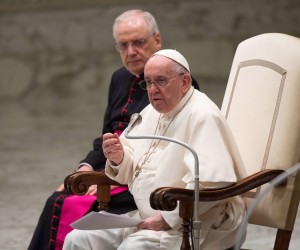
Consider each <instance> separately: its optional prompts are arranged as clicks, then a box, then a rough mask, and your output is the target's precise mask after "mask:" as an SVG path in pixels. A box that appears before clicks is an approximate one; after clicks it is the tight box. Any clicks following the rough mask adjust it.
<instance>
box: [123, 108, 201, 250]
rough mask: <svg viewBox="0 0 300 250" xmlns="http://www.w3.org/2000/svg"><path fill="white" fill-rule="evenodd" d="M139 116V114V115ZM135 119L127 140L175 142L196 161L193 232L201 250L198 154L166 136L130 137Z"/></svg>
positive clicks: (128, 128) (129, 126) (195, 246)
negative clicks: (186, 150)
mask: <svg viewBox="0 0 300 250" xmlns="http://www.w3.org/2000/svg"><path fill="white" fill-rule="evenodd" d="M138 115H139V114H138ZM139 117H140V116H138V117H135V120H134V121H133V122H132V123H131V124H129V125H128V127H127V129H125V131H124V136H125V138H127V139H157V140H164V141H170V142H174V143H176V144H179V145H181V146H183V147H185V148H186V149H188V150H189V151H190V152H191V153H192V154H193V156H194V159H195V188H194V192H195V194H194V213H193V214H194V219H193V231H194V238H193V239H192V240H193V242H194V249H195V250H200V244H199V243H200V230H201V221H200V220H199V202H200V200H199V159H198V155H197V153H196V151H195V150H194V149H193V148H191V147H190V146H189V145H187V144H186V143H184V142H181V141H178V140H175V139H172V138H169V137H166V136H159V135H155V136H154V135H153V136H152V135H145V136H144V135H143V136H130V135H128V134H129V132H130V131H131V129H132V126H133V124H134V123H135V121H136V120H137V119H138V118H139Z"/></svg>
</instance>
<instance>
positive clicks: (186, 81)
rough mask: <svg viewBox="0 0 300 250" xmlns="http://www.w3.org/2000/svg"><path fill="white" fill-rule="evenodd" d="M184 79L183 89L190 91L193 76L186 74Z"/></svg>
mask: <svg viewBox="0 0 300 250" xmlns="http://www.w3.org/2000/svg"><path fill="white" fill-rule="evenodd" d="M182 79H183V85H182V86H183V88H184V89H186V90H188V89H189V87H190V86H191V84H192V77H191V75H190V74H184V75H183V78H182Z"/></svg>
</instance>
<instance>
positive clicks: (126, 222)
mask: <svg viewBox="0 0 300 250" xmlns="http://www.w3.org/2000/svg"><path fill="white" fill-rule="evenodd" d="M141 222H142V220H140V219H134V218H131V217H129V216H127V215H118V214H111V213H107V212H105V211H100V212H91V213H88V214H87V215H85V216H83V217H82V218H80V219H78V220H76V221H74V222H73V223H72V224H71V226H72V227H73V228H75V229H80V230H98V229H108V228H123V227H135V226H136V225H137V224H139V223H141Z"/></svg>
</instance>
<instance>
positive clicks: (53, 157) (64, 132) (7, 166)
mask: <svg viewBox="0 0 300 250" xmlns="http://www.w3.org/2000/svg"><path fill="white" fill-rule="evenodd" d="M91 100H96V97H95V96H94V95H93V94H91V96H88V97H87V98H86V99H84V100H80V101H79V100H76V101H74V100H70V101H69V102H67V101H65V102H64V103H60V105H59V108H55V107H54V106H55V105H53V106H50V107H49V106H47V107H46V106H45V105H48V104H42V103H36V104H35V105H33V104H32V103H28V102H26V101H23V100H21V101H19V102H12V101H1V102H0V121H1V122H0V141H1V144H0V154H1V157H0V164H1V175H0V180H1V181H0V187H1V193H2V195H1V199H0V225H1V227H0V249H1V250H22V249H27V246H28V243H29V241H30V239H31V236H32V232H33V230H34V228H35V225H36V223H37V220H38V217H39V214H40V212H41V210H42V207H43V205H44V202H45V200H46V198H47V197H48V196H49V195H50V194H51V192H52V191H53V190H54V189H55V188H56V187H57V186H58V185H59V184H61V183H62V181H63V178H64V176H66V175H67V174H68V173H70V172H71V171H72V170H73V169H74V168H75V166H76V164H77V163H78V162H79V161H80V160H81V159H82V157H84V156H85V154H86V153H87V152H88V150H89V149H90V146H91V142H92V140H93V138H94V137H95V136H96V135H97V133H98V131H99V128H100V127H101V117H100V115H99V108H98V109H97V108H96V107H97V105H96V104H97V102H96V101H91ZM91 106H94V108H91ZM74 107H77V108H74ZM98 107H99V106H98ZM45 110H47V111H45ZM79 117H80V119H79ZM274 237H275V232H274V230H268V229H266V228H258V227H255V226H250V227H249V229H248V235H247V239H246V242H245V244H244V245H243V247H244V248H252V249H263V250H268V249H271V244H272V243H273V241H274ZM290 249H291V250H298V249H300V215H299V214H298V217H297V221H296V225H295V230H294V233H293V237H292V241H291V245H290Z"/></svg>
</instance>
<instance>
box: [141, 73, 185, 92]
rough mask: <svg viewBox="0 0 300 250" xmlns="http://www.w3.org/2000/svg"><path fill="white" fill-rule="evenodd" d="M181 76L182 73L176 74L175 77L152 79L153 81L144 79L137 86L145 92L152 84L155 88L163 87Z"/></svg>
mask: <svg viewBox="0 0 300 250" xmlns="http://www.w3.org/2000/svg"><path fill="white" fill-rule="evenodd" d="M183 74H184V73H178V74H176V75H175V76H171V77H164V76H157V77H154V79H153V80H149V79H145V80H143V81H140V82H139V86H140V87H141V88H142V89H145V90H147V89H149V88H150V87H151V85H152V84H154V85H155V86H156V87H164V86H166V85H167V84H168V82H169V81H170V80H171V79H172V78H174V77H176V76H179V75H183Z"/></svg>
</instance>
